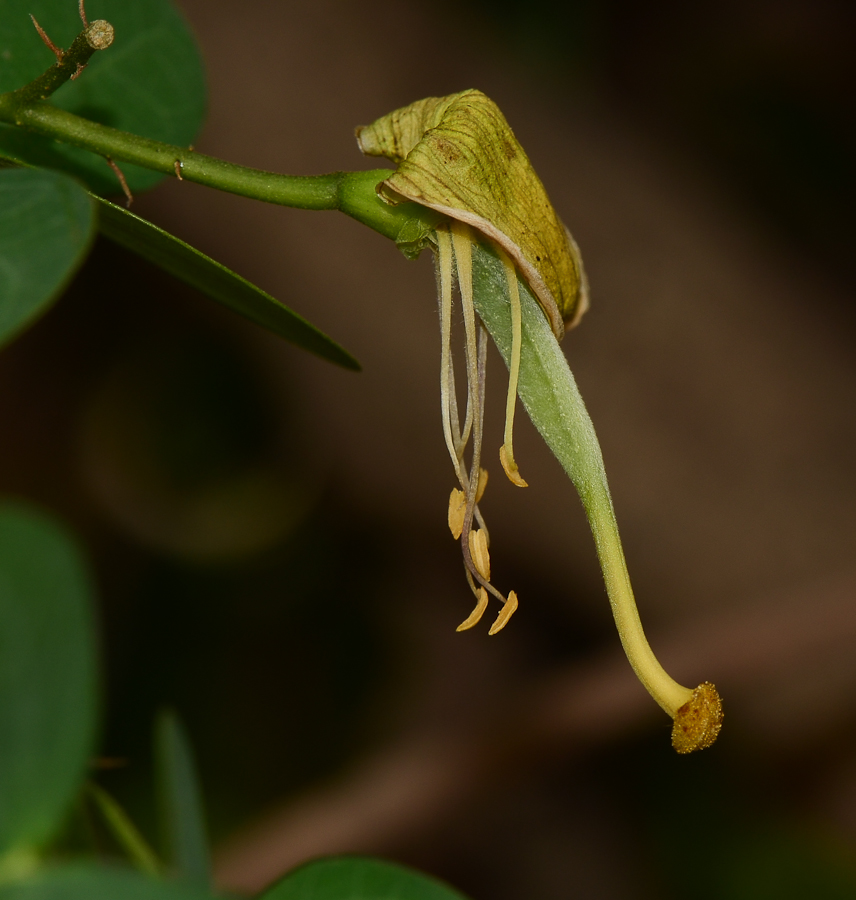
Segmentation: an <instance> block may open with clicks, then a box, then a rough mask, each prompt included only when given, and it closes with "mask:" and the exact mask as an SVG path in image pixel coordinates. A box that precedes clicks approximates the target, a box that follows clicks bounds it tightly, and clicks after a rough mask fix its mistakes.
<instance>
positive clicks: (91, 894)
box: [0, 865, 213, 900]
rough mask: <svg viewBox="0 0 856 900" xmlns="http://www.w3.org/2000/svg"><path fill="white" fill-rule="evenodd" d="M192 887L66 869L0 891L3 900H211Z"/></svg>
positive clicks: (109, 872) (87, 868)
mask: <svg viewBox="0 0 856 900" xmlns="http://www.w3.org/2000/svg"><path fill="white" fill-rule="evenodd" d="M212 897H213V895H212V894H210V893H209V892H207V891H203V890H200V889H198V888H195V887H193V886H191V885H184V884H178V883H175V882H169V881H156V880H155V879H153V878H146V877H145V876H143V875H138V874H137V873H136V872H131V871H127V870H125V869H110V868H95V867H94V866H82V865H79V866H65V867H63V868H60V869H54V870H52V871H50V870H49V871H45V872H40V873H39V874H38V875H36V876H35V877H31V878H28V879H27V880H26V881H22V882H20V883H17V884H7V885H4V886H3V887H0V900H211V898H212Z"/></svg>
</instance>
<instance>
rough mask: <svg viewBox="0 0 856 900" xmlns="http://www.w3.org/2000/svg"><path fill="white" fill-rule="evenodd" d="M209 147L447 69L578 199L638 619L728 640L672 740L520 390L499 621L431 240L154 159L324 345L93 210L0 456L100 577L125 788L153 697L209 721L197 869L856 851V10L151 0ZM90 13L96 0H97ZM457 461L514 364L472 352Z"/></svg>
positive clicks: (223, 149) (576, 343)
mask: <svg viewBox="0 0 856 900" xmlns="http://www.w3.org/2000/svg"><path fill="white" fill-rule="evenodd" d="M179 5H180V7H181V8H182V9H183V10H184V12H185V14H186V15H187V17H188V19H189V21H190V22H191V24H192V26H193V28H194V30H195V32H196V34H197V36H198V38H199V40H200V43H201V45H202V48H203V52H204V53H205V55H206V58H207V62H208V68H209V78H210V88H211V99H210V117H209V123H208V125H207V127H206V129H205V131H204V133H203V135H202V136H201V138H200V140H199V142H198V143H197V145H196V146H197V149H199V150H201V151H203V152H206V153H209V154H213V155H217V156H222V157H225V158H227V159H230V160H233V161H236V162H241V163H244V164H247V165H252V166H257V167H260V168H266V169H271V170H275V171H281V172H290V173H295V174H311V173H318V172H327V171H334V170H340V169H357V168H374V167H376V165H377V163H376V162H370V161H366V160H363V159H361V158H360V156H359V153H358V150H357V147H356V143H355V141H354V138H353V129H354V127H355V126H357V125H360V124H367V123H368V122H371V121H373V120H374V119H375V118H377V117H378V116H380V115H383V114H385V113H387V112H389V111H391V110H393V109H395V108H397V107H400V106H403V105H406V104H407V103H410V102H412V101H414V100H416V99H419V98H421V97H424V96H430V95H435V96H437V95H444V94H448V93H452V92H455V91H459V90H462V89H464V88H468V87H477V88H480V89H481V90H483V91H485V92H486V93H487V94H488V95H489V96H490V97H492V98H493V99H494V100H495V101H496V102H497V103H498V104H499V106H500V107H501V108H502V110H503V111H504V112H505V114H506V117H507V118H508V120H509V121H510V123H511V125H512V127H513V128H514V130H515V132H516V133H517V135H518V137H519V139H520V141H521V143H522V144H523V146H524V147H525V148H526V150H527V152H528V154H529V155H530V157H531V159H532V161H533V163H534V165H535V167H536V169H537V171H538V173H539V174H540V176H541V178H542V180H543V181H544V183H545V184H546V186H547V189H548V191H549V192H550V195H551V198H552V200H553V202H554V204H555V206H556V208H557V210H558V211H559V214H560V215H561V216H562V218H563V219H564V220H565V222H566V223H567V225H568V226H569V227H570V229H571V230H572V231H573V233H574V235H575V237H576V239H577V241H578V242H579V244H580V246H581V248H582V252H583V256H584V259H585V262H586V266H587V269H588V273H589V278H590V281H591V286H592V307H591V310H590V311H589V313H588V314H587V315H586V317H585V319H584V320H583V323H582V325H581V327H580V328H579V329H577V330H575V331H573V332H572V333H570V334H569V335H568V336H567V337H566V339H565V342H564V347H565V350H566V353H567V355H568V357H569V359H570V362H571V366H572V368H573V369H574V372H575V374H576V376H577V378H578V381H579V383H580V387H581V390H582V392H583V395H584V397H585V398H586V401H587V403H588V406H589V410H590V412H591V414H592V418H593V419H594V422H595V426H596V428H597V429H598V433H599V436H600V439H601V443H602V446H603V451H604V456H605V459H606V464H607V471H608V473H609V476H610V483H611V486H612V493H613V497H614V501H615V504H616V508H617V513H618V519H619V524H620V526H621V528H622V535H623V538H624V543H625V551H626V554H627V557H628V562H629V566H630V572H631V576H632V577H633V580H634V585H635V588H636V593H637V597H638V600H639V605H640V608H641V611H642V617H643V621H644V622H645V623H646V628H647V630H648V632H649V638H650V641H651V644H652V645H653V647H654V649H655V652H657V654H658V655H659V657H660V659H661V661H662V662H663V664H664V666H665V668H666V669H667V670H668V671H669V672H670V673H671V674H672V675H673V676H674V677H675V678H677V679H678V680H679V681H681V682H683V683H685V684H690V685H695V684H697V683H699V682H700V681H703V680H711V681H714V682H715V683H716V684H717V686H718V687H719V689H720V691H721V693H722V694H723V696H724V698H725V704H726V707H725V708H726V720H725V726H724V730H723V733H722V735H721V737H720V740H719V742H718V743H717V744H716V745H715V746H714V747H713V748H712V749H711V750H708V751H705V752H704V753H701V754H698V755H697V756H691V757H677V756H676V755H675V754H674V753H673V751H672V750H671V747H670V746H669V730H670V725H671V723H670V721H669V720H668V718H667V717H666V716H664V715H663V713H662V712H661V711H660V710H659V709H658V708H657V707H656V706H655V704H654V703H653V702H652V701H651V700H650V699H649V698H648V696H647V695H646V694H645V692H644V690H643V689H642V688H641V686H640V685H639V684H638V683H637V682H636V680H635V678H634V676H633V674H632V672H631V670H630V668H629V666H628V665H627V664H626V662H625V661H624V658H623V655H622V654H621V650H620V646H619V643H618V638H617V636H616V634H615V631H614V628H613V625H612V622H611V618H610V614H609V609H608V604H607V601H606V596H605V592H604V589H603V586H602V581H601V576H600V572H599V569H598V566H597V561H596V558H595V554H594V549H593V546H592V541H591V538H590V535H589V533H588V527H587V525H586V522H585V519H584V516H583V513H582V509H581V507H580V504H579V502H578V500H577V499H576V496H575V494H574V492H573V489H572V487H571V486H570V484H569V483H568V482H567V480H566V479H565V477H564V476H563V474H562V472H561V470H560V468H559V466H558V464H557V463H556V462H555V461H554V460H553V459H552V457H551V456H550V455H549V453H548V451H546V449H545V448H544V447H543V446H542V445H541V444H540V441H539V439H538V437H537V435H536V434H535V433H534V429H532V428H531V426H529V424H528V422H527V421H526V420H525V416H523V415H521V416H520V417H519V418H518V422H519V426H518V430H519V434H517V435H516V455H517V459H518V461H519V463H520V467H521V471H522V473H523V474H524V477H525V478H526V479H527V480H528V482H529V484H530V485H531V487H530V488H529V489H528V490H527V491H518V490H516V489H515V488H513V487H512V486H511V485H509V484H507V483H505V482H504V479H502V478H501V477H499V467H498V466H497V465H496V464H495V463H494V464H493V465H490V462H489V463H488V465H489V466H490V468H491V470H492V472H493V475H494V479H493V481H492V483H491V485H490V488H489V490H488V492H487V495H486V497H485V500H484V501H483V504H482V508H483V511H484V513H485V516H486V518H487V522H488V525H489V526H490V528H491V536H492V548H491V549H492V560H493V571H494V575H495V582H496V584H497V585H498V587H499V588H500V589H501V590H505V591H507V590H509V589H514V590H516V591H517V593H518V595H519V597H520V603H521V606H520V609H519V611H518V612H517V613H516V615H515V618H514V619H513V621H512V622H511V624H510V626H509V627H508V628H507V629H506V630H505V631H503V632H502V633H501V634H499V635H497V636H495V637H491V638H488V636H487V633H486V632H487V628H486V627H484V628H481V627H480V628H477V629H474V630H473V631H471V632H468V633H466V634H456V633H455V631H454V628H455V626H456V625H457V624H458V622H460V621H461V620H462V619H463V618H464V617H465V616H466V615H467V613H468V612H469V610H470V608H471V606H472V598H471V595H470V593H469V590H468V589H467V587H466V584H465V581H464V578H463V573H462V571H461V563H460V554H459V551H458V548H457V546H456V544H455V542H454V541H452V540H451V538H450V537H449V534H448V530H447V527H446V522H445V520H446V507H447V500H448V494H449V490H450V489H451V487H452V486H453V484H454V482H453V477H452V471H451V467H450V464H449V461H448V457H447V456H446V451H445V446H444V442H443V437H442V432H441V426H440V416H439V396H438V394H439V391H438V381H439V378H438V370H439V330H438V325H437V316H436V300H435V290H434V276H433V270H432V264H431V261H430V259H429V258H428V256H427V255H423V258H422V259H420V260H419V261H417V262H416V263H412V262H408V261H407V260H405V259H404V257H403V256H401V255H400V254H399V253H398V251H397V250H396V249H395V247H394V246H392V245H391V244H390V243H388V242H385V241H384V240H383V239H381V238H380V237H378V236H377V235H375V234H373V233H370V232H368V231H367V230H366V229H363V228H361V227H359V226H358V225H356V224H355V223H353V222H351V221H349V220H347V219H345V218H344V217H343V216H339V215H338V214H334V213H309V212H298V211H294V210H288V209H281V208H277V207H266V206H263V205H261V204H258V203H254V202H251V201H248V200H244V199H241V198H236V197H231V196H226V195H218V194H216V193H215V192H213V191H209V190H207V189H204V188H200V187H197V186H195V185H192V184H188V183H187V182H184V183H178V182H176V181H173V180H171V181H170V182H169V183H165V184H163V185H161V186H160V187H159V188H158V189H156V190H155V191H154V192H153V193H152V194H151V195H148V196H143V197H139V198H137V200H136V202H135V205H134V211H135V212H137V213H139V214H141V215H144V216H146V217H149V218H151V219H152V220H153V221H155V222H156V223H157V224H159V225H161V226H162V227H164V228H166V229H167V230H169V231H171V232H173V233H174V234H176V235H178V236H179V237H181V238H183V239H184V240H186V241H188V242H189V243H191V244H193V245H194V246H196V247H198V248H199V249H201V250H203V251H204V252H206V253H208V254H210V255H212V256H214V257H215V258H217V259H219V260H221V261H222V262H224V263H225V264H226V265H228V266H230V267H232V268H234V269H235V270H237V271H238V272H239V273H240V274H242V275H244V276H245V277H247V278H249V279H250V280H252V281H254V282H255V283H257V284H259V285H260V286H262V287H263V288H265V289H266V290H268V291H269V292H270V293H272V294H273V295H274V296H276V297H277V298H279V299H281V300H282V301H283V302H285V303H286V304H288V305H290V306H291V307H293V308H294V309H296V310H298V311H299V312H301V313H303V314H304V315H305V316H307V317H308V318H309V319H310V320H311V321H313V322H314V323H316V324H318V325H319V326H320V327H322V328H324V329H325V330H326V331H327V332H328V333H329V334H331V335H332V336H333V337H334V338H336V339H337V340H339V341H340V342H341V343H343V344H344V345H345V347H347V348H348V349H349V350H350V351H352V352H353V353H354V354H355V355H356V356H357V357H358V358H359V359H360V361H361V362H362V365H363V372H362V373H361V374H359V375H355V374H353V373H348V372H345V371H342V370H338V369H336V368H334V367H332V366H330V365H328V364H326V363H323V362H321V361H318V360H316V359H314V358H312V357H310V356H308V355H306V354H303V353H301V352H300V351H297V350H295V349H294V348H292V347H290V346H289V345H287V344H284V343H282V342H280V341H278V340H277V339H276V338H273V337H271V336H269V335H267V334H265V333H263V332H262V331H261V330H259V329H257V328H255V327H254V326H252V325H250V324H248V323H245V322H244V321H243V320H240V319H238V318H237V317H235V316H233V315H231V314H230V313H228V312H226V311H223V310H221V309H220V308H215V305H214V304H212V303H210V302H209V301H207V300H206V299H204V298H202V297H201V296H199V295H197V294H196V293H195V292H194V291H192V290H191V289H189V288H186V287H184V286H183V285H180V284H178V283H177V282H174V281H172V280H171V279H170V278H168V277H167V276H165V275H163V274H162V273H160V272H158V271H156V270H155V269H153V268H151V267H150V266H148V265H147V264H145V263H143V262H141V261H139V260H138V259H136V258H135V257H133V256H131V255H129V254H127V253H125V252H123V251H121V250H119V249H118V248H117V247H115V246H113V245H110V244H109V243H107V242H102V243H101V244H100V245H99V246H98V248H97V249H96V252H95V253H94V255H93V256H92V257H91V258H90V260H89V261H88V263H87V264H86V266H85V268H84V269H83V270H82V271H81V272H80V274H79V276H78V277H77V279H76V281H75V282H74V284H73V286H72V287H71V289H70V290H69V292H68V294H67V296H66V297H65V298H64V299H63V301H62V302H61V303H60V304H59V305H58V306H57V307H56V308H54V310H53V311H52V312H51V313H50V314H49V315H48V316H46V317H45V318H44V319H43V320H42V321H41V322H39V323H38V324H37V325H36V326H35V327H34V328H32V329H31V330H30V331H29V332H28V333H26V334H25V335H24V336H23V337H22V338H20V339H19V340H18V341H17V342H16V343H14V344H13V345H12V346H11V347H9V348H8V349H6V350H5V351H4V353H3V354H2V356H0V421H2V423H3V424H2V427H0V489H2V491H3V492H4V493H6V494H13V495H18V496H25V497H29V498H32V499H34V500H36V501H39V502H41V503H43V504H44V505H46V506H48V507H50V508H51V509H54V510H56V511H58V512H59V513H60V514H62V515H63V516H64V517H65V518H66V519H67V520H68V521H69V522H70V523H71V524H72V525H73V526H75V527H76V528H77V530H78V532H79V533H80V534H81V535H82V537H83V539H84V541H85V543H86V546H87V548H88V550H89V552H90V555H91V558H92V560H93V567H94V569H95V572H96V577H97V581H98V584H99V587H100V596H101V603H102V644H103V658H104V672H105V685H106V686H105V696H104V710H105V722H104V729H103V742H102V747H103V753H104V754H105V756H108V757H111V758H115V759H118V760H121V761H123V764H122V765H120V766H119V767H117V768H115V769H113V770H110V771H107V772H105V773H103V774H102V775H101V782H102V784H104V786H105V787H107V788H108V789H109V790H111V791H113V792H114V793H115V794H116V795H117V797H119V799H120V800H121V801H122V802H123V803H124V804H126V805H127V806H128V807H129V808H130V809H131V811H132V812H133V814H134V815H135V816H136V817H137V818H138V819H139V820H140V822H141V823H142V825H143V827H144V829H147V830H149V831H151V826H152V822H153V818H154V809H153V808H152V798H151V791H150V783H151V782H150V779H151V771H150V768H151V766H150V742H151V726H152V719H153V716H154V714H155V711H156V710H157V709H158V708H159V707H160V706H161V705H163V704H170V705H173V706H174V707H175V708H176V709H177V710H178V711H179V713H180V715H181V716H182V717H183V718H184V720H185V722H186V724H187V726H188V728H189V731H190V734H191V737H192V739H193V741H194V744H195V747H196V752H197V756H198V762H199V765H200V769H201V773H202V779H203V782H204V787H205V792H206V797H207V804H208V813H209V819H210V825H211V831H212V835H213V838H214V840H215V843H216V845H217V847H218V848H219V851H218V855H217V867H218V873H219V879H220V883H221V884H222V885H223V886H224V887H226V888H229V889H232V890H234V891H236V892H239V893H240V892H243V893H251V892H252V891H254V890H257V889H259V888H261V887H262V886H263V885H265V884H266V883H268V882H270V881H271V880H273V879H274V878H276V877H277V875H278V874H280V873H282V872H283V871H285V870H286V869H287V868H289V867H290V866H292V865H294V864H296V863H298V862H300V861H302V860H304V859H306V858H307V857H310V856H315V855H319V854H324V853H333V852H364V853H373V854H379V855H383V856H386V857H388V858H392V859H396V860H399V861H402V862H406V863H409V864H413V865H417V866H419V867H422V868H424V869H426V870H428V871H430V872H432V873H434V874H436V875H438V876H440V877H443V878H446V879H448V880H450V881H451V882H452V883H454V884H455V885H456V886H457V887H459V888H460V889H461V890H462V891H465V892H467V893H469V894H471V895H472V896H473V897H474V898H476V900H478V898H488V897H490V898H492V900H519V898H524V897H525V898H527V900H554V898H555V900H559V898H567V897H574V898H601V897H609V898H616V900H624V898H627V900H636V898H653V897H658V898H661V897H665V898H670V897H675V898H677V897H687V896H691V897H698V898H719V897H722V898H726V897H728V898H732V897H747V898H749V897H752V898H759V897H771V898H773V897H775V898H787V897H805V896H811V897H813V898H825V897H850V896H853V895H854V891H856V749H854V748H856V741H854V738H856V654H854V651H853V647H854V641H856V558H854V552H853V548H854V545H856V544H855V543H854V542H855V541H856V522H854V516H853V509H854V501H856V473H854V467H853V465H852V459H853V455H854V447H856V352H854V351H856V316H854V308H853V297H854V290H856V269H854V266H853V251H852V247H853V241H854V233H856V226H854V221H856V219H854V216H853V212H852V211H853V209H854V206H856V184H854V161H856V118H854V96H853V95H854V85H856V78H854V74H856V73H854V71H853V69H854V67H856V63H854V60H856V54H854V25H856V22H854V8H853V6H852V5H851V4H849V3H846V2H844V0H841V2H835V0H790V2H788V0H778V2H772V0H743V2H740V3H736V2H725V3H719V4H715V5H712V4H682V3H677V2H670V0H656V2H649V3H644V4H643V3H639V2H635V0H563V2H559V0H530V2H528V3H525V4H522V3H518V2H511V0H459V2H456V3H451V2H446V0H439V2H437V3H434V4H426V3H418V4H417V3H415V2H409V0H408V2H405V0H398V2H393V0H375V2H373V3H371V4H358V3H356V2H351V0H316V2H314V3H312V4H296V3H290V2H276V0H244V2H242V3H241V4H239V5H236V4H234V3H230V2H226V0H181V2H180V4H179ZM91 13H92V14H97V11H91ZM489 369H492V372H490V373H489V377H488V420H487V439H486V440H487V448H488V449H487V450H486V453H487V458H488V460H491V459H493V458H494V456H493V454H495V453H496V452H498V448H499V445H500V442H501V431H502V412H503V404H504V395H505V386H506V376H505V372H504V369H503V367H502V364H501V361H500V359H499V357H498V355H497V354H495V353H494V354H493V356H492V357H491V359H490V361H489Z"/></svg>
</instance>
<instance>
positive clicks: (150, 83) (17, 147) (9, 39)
mask: <svg viewBox="0 0 856 900" xmlns="http://www.w3.org/2000/svg"><path fill="white" fill-rule="evenodd" d="M86 12H87V16H88V18H89V20H90V21H93V20H95V19H99V18H102V19H107V21H109V22H110V23H111V24H112V25H113V27H114V28H115V31H116V37H115V40H114V42H113V45H112V46H111V47H109V48H108V49H107V50H103V51H100V52H98V53H96V54H95V56H94V57H93V58H92V61H91V62H90V63H89V65H88V66H87V67H86V69H85V71H84V72H83V73H81V75H80V77H79V78H77V79H76V80H75V81H73V82H69V83H68V84H65V85H63V86H62V87H61V88H60V89H59V90H58V91H57V92H56V93H55V94H54V95H53V97H52V101H51V102H53V103H55V104H56V105H57V106H59V107H62V108H63V109H66V110H68V111H69V112H73V113H75V114H76V115H79V116H83V117H85V118H87V119H92V120H93V121H95V122H100V123H101V124H103V125H110V126H112V127H113V128H119V129H121V130H123V131H130V132H133V133H134V134H138V135H142V136H143V137H148V138H152V139H153V140H159V141H166V142H167V143H171V144H179V145H187V144H190V143H191V142H192V141H193V140H194V138H195V137H196V135H197V133H198V132H199V129H200V127H201V125H202V121H203V119H204V116H205V74H204V70H203V66H202V61H201V58H200V54H199V50H198V49H197V47H196V44H195V41H194V39H193V36H192V34H191V33H190V30H189V28H188V27H187V24H186V22H185V21H184V19H183V18H182V16H181V15H180V14H179V12H178V11H177V10H176V9H175V7H174V6H173V5H172V3H170V2H169V0H133V2H128V0H88V2H87V4H86ZM30 13H32V14H33V15H34V16H35V17H36V19H38V21H39V24H40V25H41V26H42V27H43V28H44V29H45V31H46V32H47V34H48V35H49V36H50V38H51V40H53V42H54V43H55V44H56V45H57V46H59V47H68V46H69V45H70V44H71V42H72V41H73V40H74V38H75V36H76V35H77V34H78V33H79V32H80V31H81V30H82V27H83V26H82V24H81V21H80V18H79V16H78V14H77V3H76V2H73V0H0V92H5V91H11V90H16V89H17V88H19V87H23V86H24V85H25V84H27V83H28V82H30V81H32V80H33V79H34V78H35V77H36V76H38V75H40V74H41V73H42V72H44V71H45V70H46V69H48V68H49V67H50V66H51V65H52V64H53V62H54V57H53V54H52V53H51V51H50V50H49V49H48V48H47V47H46V46H45V45H44V44H43V43H42V41H41V39H40V38H39V36H38V34H37V33H36V31H35V29H34V28H33V24H32V22H31V21H30ZM4 152H5V154H6V155H10V156H12V157H14V158H16V159H21V160H23V161H26V162H30V163H35V164H37V165H40V166H45V167H47V168H53V169H61V170H63V171H66V172H69V173H71V174H74V175H77V176H78V177H79V178H81V179H82V180H83V181H84V182H85V183H86V184H87V185H88V186H89V187H90V188H92V189H93V190H94V191H96V192H97V193H101V194H118V193H121V191H120V189H119V185H118V184H117V181H116V177H115V176H114V175H113V173H112V172H111V170H110V169H109V168H108V166H107V164H106V162H105V161H104V160H103V159H101V158H100V157H98V156H95V155H93V154H91V153H88V152H87V151H85V150H79V149H78V148H76V147H70V146H65V145H60V144H58V143H55V142H53V141H51V140H49V139H47V138H43V137H40V136H39V135H35V134H28V133H26V132H25V131H23V130H22V129H19V128H14V127H13V126H11V125H0V153H4ZM122 171H123V173H124V175H125V178H126V179H127V181H128V184H129V186H130V188H131V190H132V191H135V192H137V191H143V190H147V189H148V188H150V187H152V186H153V185H155V184H157V183H158V181H160V180H161V179H162V178H163V176H162V175H161V174H159V173H157V172H150V171H148V170H146V169H142V168H139V167H137V166H132V165H130V164H123V165H122Z"/></svg>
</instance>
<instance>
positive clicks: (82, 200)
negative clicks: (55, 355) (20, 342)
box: [0, 169, 95, 344]
mask: <svg viewBox="0 0 856 900" xmlns="http://www.w3.org/2000/svg"><path fill="white" fill-rule="evenodd" d="M94 227H95V215H94V206H93V203H92V200H91V199H90V197H89V195H88V194H87V192H86V191H85V190H84V189H83V188H82V187H81V186H80V185H79V184H78V183H77V182H76V181H74V180H73V179H71V178H68V177H67V176H65V175H61V174H59V173H58V172H44V171H38V170H24V169H0V344H2V343H3V342H5V341H6V340H8V339H9V338H10V337H12V336H13V335H14V334H16V333H17V332H18V331H20V330H21V329H23V328H24V327H25V326H26V325H28V324H29V323H30V322H31V321H32V320H33V319H35V318H36V317H37V316H39V315H41V314H42V313H43V312H44V311H45V310H46V309H47V308H48V306H49V305H50V303H51V302H52V301H53V300H55V299H56V297H57V296H58V295H59V293H60V292H61V291H62V289H63V287H65V285H66V284H67V282H68V281H69V280H70V278H71V276H72V275H73V274H74V272H75V270H76V269H77V267H78V266H79V265H80V264H81V262H83V259H84V257H85V256H86V251H87V250H88V249H89V245H90V244H91V242H92V237H93V234H94Z"/></svg>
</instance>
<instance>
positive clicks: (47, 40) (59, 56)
mask: <svg viewBox="0 0 856 900" xmlns="http://www.w3.org/2000/svg"><path fill="white" fill-rule="evenodd" d="M30 18H31V19H32V20H33V25H35V26H36V31H38V33H39V37H40V38H41V39H42V40H43V41H44V42H45V45H46V46H47V47H49V48H50V49H51V51H52V52H53V55H54V56H55V57H56V61H57V62H58V63H61V62H62V58H63V56H65V53H64V52H63V51H62V50H61V49H60V48H59V47H57V45H56V44H55V43H54V42H53V41H52V40H51V39H50V38H49V37H48V36H47V34H46V33H45V30H44V28H42V26H41V25H39V23H38V22H37V21H36V17H35V16H34V15H33V14H32V13H30Z"/></svg>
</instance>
